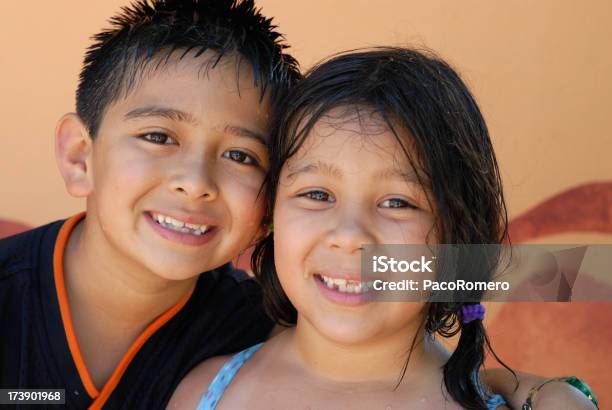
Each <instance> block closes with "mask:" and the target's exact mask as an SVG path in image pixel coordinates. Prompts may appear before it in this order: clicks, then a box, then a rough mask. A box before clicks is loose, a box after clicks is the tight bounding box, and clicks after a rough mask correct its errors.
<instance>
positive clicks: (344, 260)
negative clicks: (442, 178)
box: [274, 111, 433, 343]
mask: <svg viewBox="0 0 612 410" xmlns="http://www.w3.org/2000/svg"><path fill="white" fill-rule="evenodd" d="M332 117H334V111H332V112H331V113H329V114H328V115H327V116H324V117H323V118H322V119H321V120H319V121H318V122H317V124H316V125H315V127H314V128H313V130H312V131H311V133H310V134H309V135H308V137H307V139H306V141H305V143H304V144H303V146H302V147H301V148H300V150H299V151H298V153H297V154H296V155H295V156H293V157H292V158H291V159H290V160H289V161H288V162H287V163H286V165H285V166H284V168H283V170H282V172H281V177H280V182H279V186H278V193H277V197H276V204H275V209H274V243H275V245H274V246H275V247H274V254H275V263H276V269H277V272H278V276H279V279H280V282H281V284H282V286H283V289H284V291H285V292H286V294H287V296H288V297H289V299H290V300H291V302H292V303H293V305H294V306H295V307H296V309H297V311H298V312H299V318H298V322H300V321H307V322H308V323H309V325H310V326H313V327H314V328H315V329H316V330H317V331H318V332H319V333H321V334H323V335H325V337H327V338H330V339H333V340H336V341H338V342H342V343H359V342H365V341H368V340H370V339H373V338H379V337H384V336H390V335H393V334H397V333H398V332H400V331H403V330H406V329H408V328H412V327H414V328H415V330H416V326H417V325H418V323H419V322H420V315H419V312H420V309H421V308H422V306H423V304H422V303H407V302H401V303H399V302H368V301H366V300H364V298H362V297H360V294H359V293H355V290H357V291H358V290H359V283H360V273H361V268H360V266H361V248H362V246H363V245H364V244H401V243H405V244H423V243H425V242H426V238H427V234H428V233H429V231H430V230H431V228H432V225H433V215H432V212H431V209H430V207H429V205H428V202H427V198H426V196H425V192H424V190H423V188H422V187H421V185H420V184H419V183H418V181H417V179H416V176H415V172H414V170H413V169H412V167H411V166H410V165H409V162H408V160H407V158H406V156H405V154H404V152H403V151H402V149H401V147H400V145H399V144H398V142H397V140H396V138H395V136H394V135H393V133H392V132H391V131H390V130H389V129H388V128H387V127H385V126H384V125H382V124H383V122H382V121H381V119H380V118H376V117H372V116H370V117H368V118H364V117H363V116H362V118H360V119H357V118H354V119H347V118H345V116H342V117H343V118H336V119H333V118H332ZM400 136H401V137H402V138H410V137H409V135H400ZM331 280H334V281H335V283H336V285H338V286H334V288H339V289H330V288H329V287H327V286H326V284H325V281H327V282H328V283H329V281H331ZM343 280H345V281H346V285H344V282H343ZM402 333H403V332H402Z"/></svg>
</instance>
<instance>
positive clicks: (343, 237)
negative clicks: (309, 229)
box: [326, 210, 376, 254]
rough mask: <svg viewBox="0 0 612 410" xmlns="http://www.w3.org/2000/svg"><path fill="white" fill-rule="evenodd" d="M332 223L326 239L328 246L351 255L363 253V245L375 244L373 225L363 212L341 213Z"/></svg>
mask: <svg viewBox="0 0 612 410" xmlns="http://www.w3.org/2000/svg"><path fill="white" fill-rule="evenodd" d="M338 211H339V212H338V215H337V219H336V220H335V221H333V222H331V221H330V223H332V224H333V225H332V229H331V230H330V231H329V234H328V236H327V238H326V242H327V246H329V247H330V248H332V249H334V250H340V251H343V252H346V253H349V254H352V253H355V252H357V251H361V250H362V249H363V245H366V244H372V243H375V241H376V239H375V237H374V235H373V232H372V230H371V226H373V225H372V224H371V223H369V222H368V218H366V217H365V215H364V213H363V212H361V213H360V212H356V211H352V212H341V211H340V210H338Z"/></svg>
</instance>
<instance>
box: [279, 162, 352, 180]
mask: <svg viewBox="0 0 612 410" xmlns="http://www.w3.org/2000/svg"><path fill="white" fill-rule="evenodd" d="M299 174H323V175H327V176H329V177H332V178H342V175H343V174H342V171H341V170H340V169H339V168H337V167H336V166H335V165H334V164H330V163H327V162H323V161H321V160H319V161H317V162H316V163H314V162H311V163H308V164H305V165H301V166H299V167H297V168H294V169H293V170H292V171H291V172H290V173H289V174H288V175H287V178H292V177H294V176H297V175H299Z"/></svg>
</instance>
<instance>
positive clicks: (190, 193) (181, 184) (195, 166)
mask: <svg viewBox="0 0 612 410" xmlns="http://www.w3.org/2000/svg"><path fill="white" fill-rule="evenodd" d="M169 185H170V189H171V190H172V192H174V193H176V194H178V195H182V196H184V197H187V198H188V199H190V200H197V199H204V200H207V201H212V200H214V199H216V198H217V196H218V194H219V189H218V187H217V184H216V178H215V171H214V167H213V166H211V165H209V164H205V163H202V162H200V161H193V162H187V161H185V162H184V163H183V166H182V167H181V168H180V169H179V170H177V172H176V173H175V174H174V175H173V176H172V177H171V178H170V181H169Z"/></svg>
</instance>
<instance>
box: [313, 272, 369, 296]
mask: <svg viewBox="0 0 612 410" xmlns="http://www.w3.org/2000/svg"><path fill="white" fill-rule="evenodd" d="M319 277H320V278H321V279H322V280H323V283H324V284H325V286H326V287H328V288H329V289H334V290H337V291H339V292H343V293H362V292H364V291H366V290H367V289H368V287H369V286H368V283H362V282H353V281H348V280H347V279H333V278H330V277H328V276H324V275H319Z"/></svg>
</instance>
